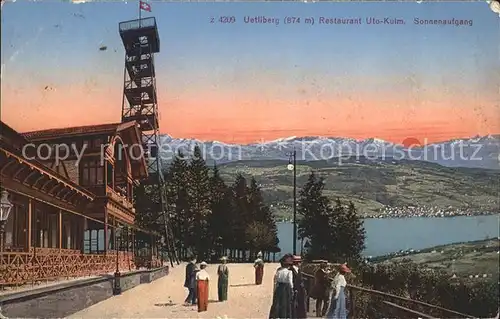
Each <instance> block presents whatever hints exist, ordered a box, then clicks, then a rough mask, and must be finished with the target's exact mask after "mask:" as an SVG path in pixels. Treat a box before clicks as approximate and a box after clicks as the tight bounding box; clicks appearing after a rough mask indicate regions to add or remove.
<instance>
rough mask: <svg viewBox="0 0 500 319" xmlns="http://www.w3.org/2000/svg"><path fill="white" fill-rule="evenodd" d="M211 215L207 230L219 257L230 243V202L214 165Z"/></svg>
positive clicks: (228, 193) (211, 186)
mask: <svg viewBox="0 0 500 319" xmlns="http://www.w3.org/2000/svg"><path fill="white" fill-rule="evenodd" d="M210 193H211V202H210V210H211V212H212V213H211V214H210V215H209V217H208V228H209V232H210V242H211V243H212V247H213V249H214V250H215V251H216V252H219V254H220V255H224V254H225V248H227V247H228V246H229V243H230V242H231V235H232V234H231V228H232V224H231V222H232V213H233V210H232V207H233V206H232V201H231V199H232V198H231V193H230V192H229V187H228V186H227V185H226V184H225V183H224V180H223V179H222V177H221V176H220V173H219V169H218V168H217V165H216V164H214V167H213V169H212V176H211V177H210Z"/></svg>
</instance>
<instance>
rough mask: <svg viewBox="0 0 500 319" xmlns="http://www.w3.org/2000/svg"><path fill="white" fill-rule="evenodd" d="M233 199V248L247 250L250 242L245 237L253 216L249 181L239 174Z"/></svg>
mask: <svg viewBox="0 0 500 319" xmlns="http://www.w3.org/2000/svg"><path fill="white" fill-rule="evenodd" d="M231 195H232V196H231V197H232V203H233V207H234V215H233V218H232V219H233V229H232V230H233V236H234V237H233V238H234V242H233V247H231V248H235V249H247V248H248V241H247V237H246V236H245V230H246V226H247V225H248V224H249V223H250V222H251V214H250V210H249V203H248V189H247V180H246V179H245V177H243V175H241V174H238V175H237V176H236V180H235V181H234V183H233V185H232V186H231Z"/></svg>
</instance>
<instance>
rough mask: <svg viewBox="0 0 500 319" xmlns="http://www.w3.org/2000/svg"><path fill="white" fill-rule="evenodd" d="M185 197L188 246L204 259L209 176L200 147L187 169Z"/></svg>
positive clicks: (206, 245)
mask: <svg viewBox="0 0 500 319" xmlns="http://www.w3.org/2000/svg"><path fill="white" fill-rule="evenodd" d="M186 178H187V196H188V200H189V215H190V221H192V225H190V226H192V227H191V228H190V229H187V231H188V232H191V234H192V235H193V236H192V237H190V238H189V239H190V241H189V244H191V246H192V247H193V248H194V250H195V253H196V254H197V255H198V258H206V257H208V256H207V254H208V253H209V252H208V250H209V246H210V243H209V242H208V241H207V240H206V239H207V238H208V235H209V232H208V223H207V217H208V216H209V214H210V213H211V211H210V205H211V200H210V196H211V194H210V176H209V169H208V167H207V164H206V163H205V160H204V159H203V154H202V153H201V149H200V147H199V146H198V145H197V146H195V147H194V150H193V157H192V158H191V161H190V162H189V165H188V167H187V174H186Z"/></svg>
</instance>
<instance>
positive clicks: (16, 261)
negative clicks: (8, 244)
mask: <svg viewBox="0 0 500 319" xmlns="http://www.w3.org/2000/svg"><path fill="white" fill-rule="evenodd" d="M116 261H117V254H116V251H108V252H107V253H106V254H83V253H81V252H80V251H79V250H72V249H59V248H31V249H30V251H29V252H17V251H7V252H3V253H2V254H1V255H0V286H4V285H23V284H27V283H36V282H39V281H46V280H55V279H69V278H74V277H83V276H96V275H103V274H107V273H112V272H114V271H115V270H116ZM118 268H119V270H120V271H129V270H132V269H135V262H134V255H133V253H132V252H123V251H119V252H118Z"/></svg>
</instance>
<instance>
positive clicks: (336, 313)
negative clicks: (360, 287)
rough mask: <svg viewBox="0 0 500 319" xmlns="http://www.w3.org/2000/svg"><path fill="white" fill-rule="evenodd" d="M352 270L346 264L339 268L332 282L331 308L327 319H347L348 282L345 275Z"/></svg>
mask: <svg viewBox="0 0 500 319" xmlns="http://www.w3.org/2000/svg"><path fill="white" fill-rule="evenodd" d="M350 272H351V270H350V269H349V267H347V265H346V264H342V265H340V266H339V268H338V273H337V275H335V277H334V278H333V281H332V288H333V293H332V299H331V301H330V308H329V309H328V312H327V314H326V318H330V319H347V306H346V299H347V298H346V293H345V289H346V286H347V281H346V280H345V275H346V274H348V273H350Z"/></svg>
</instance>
